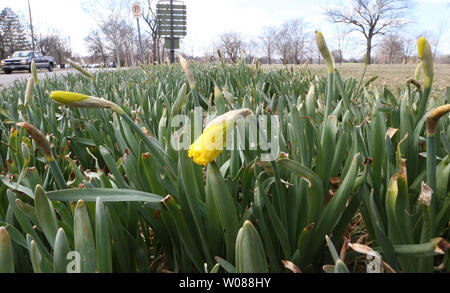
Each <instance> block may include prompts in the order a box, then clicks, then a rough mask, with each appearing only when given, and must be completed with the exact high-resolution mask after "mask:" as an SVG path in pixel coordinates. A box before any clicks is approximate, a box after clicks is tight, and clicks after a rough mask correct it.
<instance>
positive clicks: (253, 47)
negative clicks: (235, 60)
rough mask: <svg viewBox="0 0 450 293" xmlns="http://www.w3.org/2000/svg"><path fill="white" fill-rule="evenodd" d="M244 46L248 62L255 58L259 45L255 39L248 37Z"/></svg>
mask: <svg viewBox="0 0 450 293" xmlns="http://www.w3.org/2000/svg"><path fill="white" fill-rule="evenodd" d="M244 47H245V55H246V57H247V58H248V61H249V62H252V61H253V60H254V59H256V58H257V55H258V51H259V48H260V45H259V43H258V41H257V40H255V39H250V40H248V41H247V42H245V44H244Z"/></svg>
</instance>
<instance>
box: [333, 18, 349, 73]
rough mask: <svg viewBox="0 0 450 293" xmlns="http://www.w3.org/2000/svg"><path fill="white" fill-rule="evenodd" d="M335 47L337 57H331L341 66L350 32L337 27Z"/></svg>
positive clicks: (341, 26) (343, 27)
mask: <svg viewBox="0 0 450 293" xmlns="http://www.w3.org/2000/svg"><path fill="white" fill-rule="evenodd" d="M336 30H337V45H338V48H337V50H335V51H336V53H338V54H337V56H333V57H334V58H335V59H334V61H335V62H337V63H340V64H342V63H343V62H344V51H345V50H346V49H347V45H348V41H349V34H350V30H349V29H348V28H347V27H345V26H343V25H337V26H336Z"/></svg>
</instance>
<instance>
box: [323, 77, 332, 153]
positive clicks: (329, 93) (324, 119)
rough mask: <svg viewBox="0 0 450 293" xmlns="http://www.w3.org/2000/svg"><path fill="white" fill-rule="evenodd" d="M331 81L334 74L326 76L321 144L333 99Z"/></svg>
mask: <svg viewBox="0 0 450 293" xmlns="http://www.w3.org/2000/svg"><path fill="white" fill-rule="evenodd" d="M333 81H334V73H329V74H328V87H327V97H326V99H327V100H326V106H325V113H324V117H323V130H322V136H321V142H322V144H323V140H324V137H325V129H326V127H327V121H328V115H330V113H331V100H332V99H333V97H334V92H333V91H334V88H333Z"/></svg>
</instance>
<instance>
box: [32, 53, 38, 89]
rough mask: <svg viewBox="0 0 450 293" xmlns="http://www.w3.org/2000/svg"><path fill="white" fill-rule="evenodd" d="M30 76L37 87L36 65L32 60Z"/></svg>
mask: <svg viewBox="0 0 450 293" xmlns="http://www.w3.org/2000/svg"><path fill="white" fill-rule="evenodd" d="M31 76H32V77H33V79H34V83H35V84H36V85H39V79H38V76H37V69H36V63H35V62H34V59H33V61H31Z"/></svg>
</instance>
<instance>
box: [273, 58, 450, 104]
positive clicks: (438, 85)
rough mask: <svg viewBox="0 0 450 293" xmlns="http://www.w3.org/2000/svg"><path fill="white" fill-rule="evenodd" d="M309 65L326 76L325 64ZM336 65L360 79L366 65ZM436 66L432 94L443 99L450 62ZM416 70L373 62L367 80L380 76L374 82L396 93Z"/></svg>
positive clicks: (410, 66)
mask: <svg viewBox="0 0 450 293" xmlns="http://www.w3.org/2000/svg"><path fill="white" fill-rule="evenodd" d="M274 66H275V67H280V66H282V65H272V67H274ZM288 67H289V68H290V67H291V65H288ZM292 67H293V68H294V70H295V69H297V68H301V66H299V65H297V66H292ZM308 67H309V68H310V70H311V71H312V72H313V73H315V74H317V75H318V76H325V75H326V74H327V69H326V66H325V65H317V64H312V65H309V66H308ZM336 67H337V69H338V70H339V72H340V74H341V76H342V77H343V78H349V77H353V78H356V79H358V80H359V78H360V76H361V74H362V71H363V67H364V65H363V64H353V63H351V64H343V65H337V66H336ZM434 67H435V68H434V71H435V74H434V76H435V77H434V87H433V88H434V90H433V92H432V96H434V97H436V98H438V99H439V98H441V99H442V97H443V94H444V92H445V89H446V88H447V87H450V64H436V65H435V66H434ZM266 68H267V67H266ZM415 70H416V65H415V64H407V65H405V64H394V65H389V64H373V65H370V66H369V67H368V69H367V73H366V76H365V81H367V80H369V79H370V78H372V77H374V76H378V79H377V80H376V81H375V82H374V84H375V85H376V86H378V87H380V86H383V85H384V84H386V87H387V88H388V89H389V90H391V91H392V92H394V93H395V91H396V90H397V88H400V89H401V88H404V87H405V84H406V80H407V79H408V78H413V77H414V71H415Z"/></svg>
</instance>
